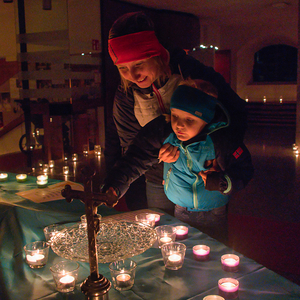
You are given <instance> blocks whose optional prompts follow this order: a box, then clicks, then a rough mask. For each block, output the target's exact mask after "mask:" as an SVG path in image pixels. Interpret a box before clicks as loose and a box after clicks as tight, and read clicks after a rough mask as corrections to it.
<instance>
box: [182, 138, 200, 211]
mask: <svg viewBox="0 0 300 300" xmlns="http://www.w3.org/2000/svg"><path fill="white" fill-rule="evenodd" d="M180 146H181V148H182V149H183V151H184V153H185V155H186V158H187V167H188V169H189V170H190V172H191V173H192V174H193V175H195V177H196V180H195V181H194V183H193V185H192V190H193V204H194V209H198V195H197V183H198V181H199V176H198V175H197V174H195V173H194V172H192V168H193V161H192V158H191V155H190V152H189V151H188V146H187V147H186V148H184V147H183V146H182V143H180Z"/></svg>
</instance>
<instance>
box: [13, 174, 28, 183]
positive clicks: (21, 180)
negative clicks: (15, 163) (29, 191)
mask: <svg viewBox="0 0 300 300" xmlns="http://www.w3.org/2000/svg"><path fill="white" fill-rule="evenodd" d="M16 179H17V181H18V182H24V181H26V179H27V175H26V174H19V175H17V176H16Z"/></svg>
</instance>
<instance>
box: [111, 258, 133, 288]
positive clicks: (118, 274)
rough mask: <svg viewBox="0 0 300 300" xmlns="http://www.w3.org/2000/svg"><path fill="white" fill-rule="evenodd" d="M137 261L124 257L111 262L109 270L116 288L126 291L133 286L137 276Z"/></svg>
mask: <svg viewBox="0 0 300 300" xmlns="http://www.w3.org/2000/svg"><path fill="white" fill-rule="evenodd" d="M135 269H136V262H135V261H133V260H131V259H124V260H118V261H115V262H112V263H110V264H109V270H110V274H111V278H112V282H113V286H114V288H115V289H116V290H119V291H126V290H129V289H131V288H132V287H133V285H134V278H135Z"/></svg>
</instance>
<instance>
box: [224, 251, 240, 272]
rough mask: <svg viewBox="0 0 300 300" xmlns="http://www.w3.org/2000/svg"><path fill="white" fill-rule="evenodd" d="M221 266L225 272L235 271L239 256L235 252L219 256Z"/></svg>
mask: <svg viewBox="0 0 300 300" xmlns="http://www.w3.org/2000/svg"><path fill="white" fill-rule="evenodd" d="M221 263H222V268H223V270H224V271H226V272H237V271H238V267H239V263H240V258H239V257H238V256H237V255H235V254H225V255H222V257H221Z"/></svg>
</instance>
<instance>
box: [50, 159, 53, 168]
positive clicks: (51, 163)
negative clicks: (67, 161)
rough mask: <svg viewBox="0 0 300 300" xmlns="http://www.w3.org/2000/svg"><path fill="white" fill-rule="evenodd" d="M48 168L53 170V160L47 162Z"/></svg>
mask: <svg viewBox="0 0 300 300" xmlns="http://www.w3.org/2000/svg"><path fill="white" fill-rule="evenodd" d="M49 168H54V160H49Z"/></svg>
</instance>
